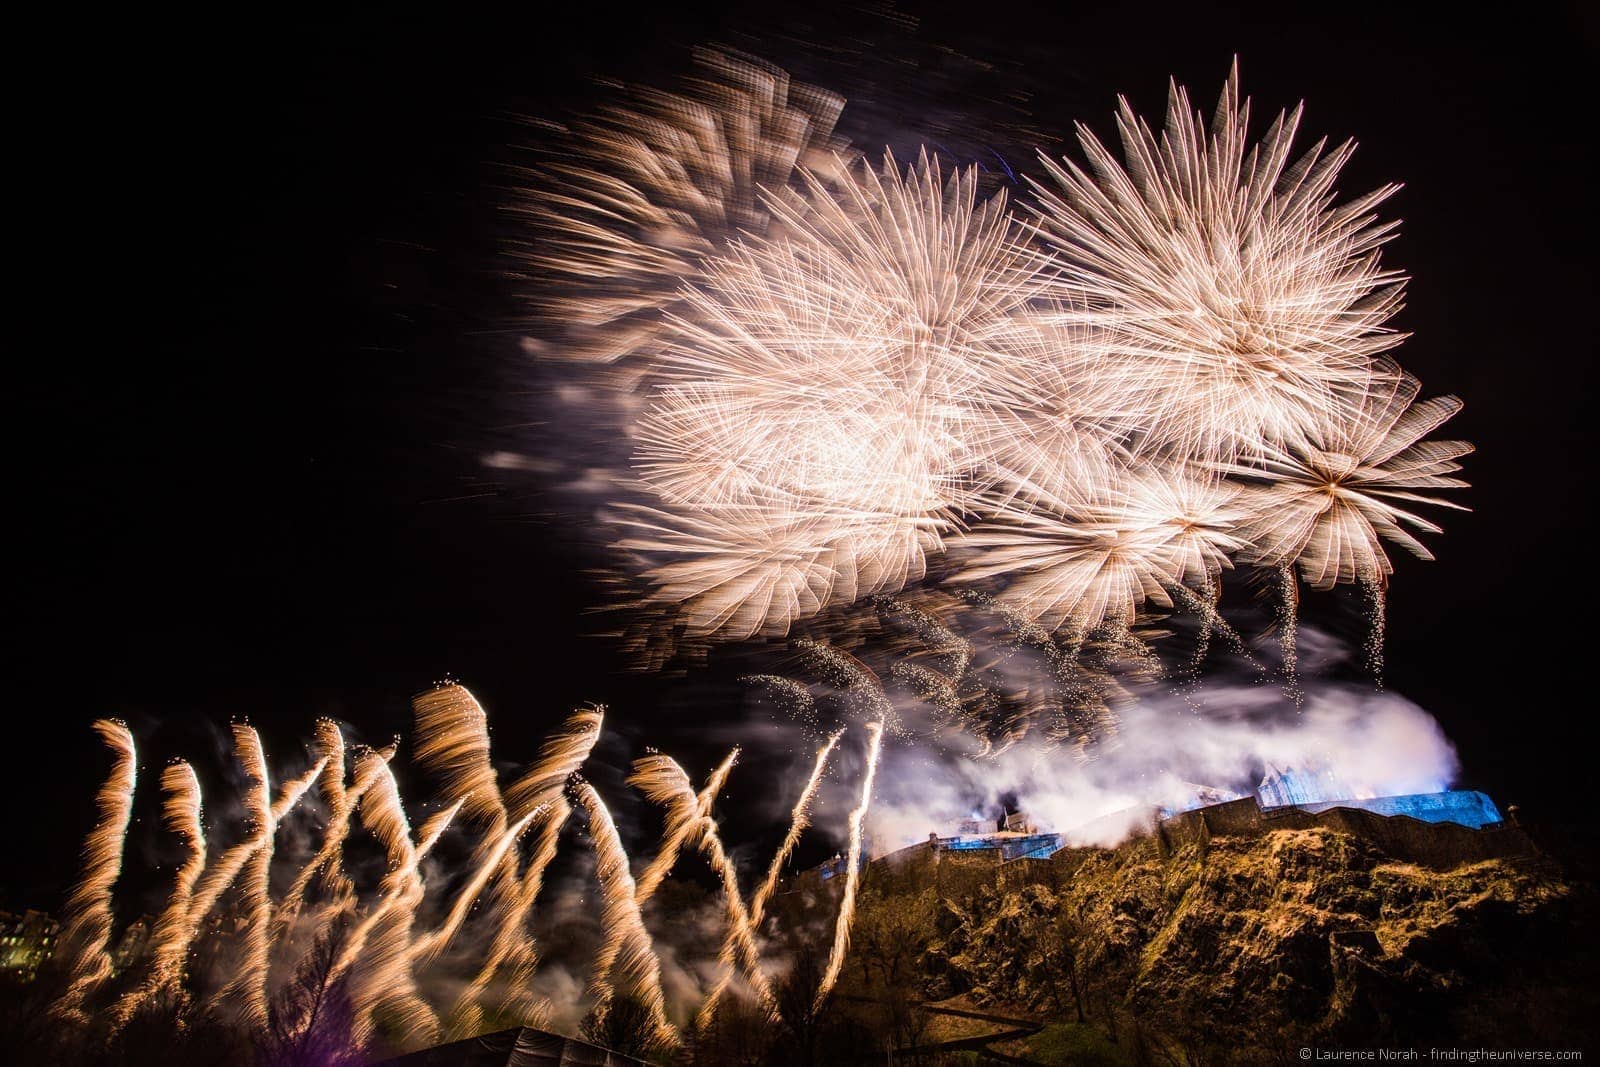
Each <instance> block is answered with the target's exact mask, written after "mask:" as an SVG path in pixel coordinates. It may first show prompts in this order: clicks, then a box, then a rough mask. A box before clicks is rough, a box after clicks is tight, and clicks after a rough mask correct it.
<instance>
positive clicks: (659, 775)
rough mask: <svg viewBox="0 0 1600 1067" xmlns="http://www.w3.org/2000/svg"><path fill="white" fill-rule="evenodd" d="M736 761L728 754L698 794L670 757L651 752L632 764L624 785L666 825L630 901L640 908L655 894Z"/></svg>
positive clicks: (706, 815)
mask: <svg viewBox="0 0 1600 1067" xmlns="http://www.w3.org/2000/svg"><path fill="white" fill-rule="evenodd" d="M738 759H739V750H738V749H737V748H736V749H734V750H733V751H731V752H729V753H728V755H727V757H726V758H724V759H723V761H722V762H721V763H720V764H718V765H717V768H716V769H715V770H713V771H712V772H711V775H710V777H708V778H707V779H706V784H705V788H704V789H702V790H701V791H700V792H699V793H698V794H697V793H695V791H694V787H693V786H692V785H690V784H689V776H688V775H686V774H685V773H684V772H683V768H682V767H680V766H678V761H677V760H675V759H673V758H672V757H671V756H664V755H661V754H660V753H654V754H652V755H649V756H645V757H644V758H642V759H638V760H635V761H634V763H633V774H632V775H631V776H630V777H629V778H628V784H629V785H631V786H633V787H635V788H636V789H638V790H639V791H640V792H642V793H643V794H644V795H645V796H646V797H647V798H648V799H649V800H651V801H653V802H654V803H657V804H660V805H661V806H662V807H664V808H666V809H667V810H666V817H667V825H666V829H665V831H664V832H663V833H662V835H661V847H660V848H659V849H658V850H657V851H656V855H655V858H653V859H652V860H651V861H650V865H649V866H647V867H646V868H645V869H644V873H642V874H641V875H639V881H638V887H637V891H636V893H635V897H634V899H636V900H637V901H638V902H639V904H640V905H643V904H644V902H645V901H647V900H649V899H650V898H651V897H652V896H654V895H655V891H656V889H657V887H659V886H660V885H661V880H662V879H663V878H665V877H666V876H667V875H668V874H670V873H671V872H672V868H673V867H675V866H677V863H678V853H679V850H681V849H682V848H683V846H684V843H685V842H687V841H689V840H690V838H691V837H693V836H694V835H696V834H698V833H699V831H700V830H701V827H702V824H703V822H704V820H706V819H707V818H709V817H710V813H711V805H712V804H714V803H716V799H717V795H718V794H719V793H721V792H722V787H723V785H724V784H725V783H726V782H727V780H728V774H729V773H730V772H731V771H732V770H733V765H734V763H735V762H737V760H738Z"/></svg>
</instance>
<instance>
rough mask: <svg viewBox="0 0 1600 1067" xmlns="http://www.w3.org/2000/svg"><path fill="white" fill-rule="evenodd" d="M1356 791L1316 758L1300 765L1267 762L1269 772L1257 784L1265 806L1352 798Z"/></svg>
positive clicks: (1259, 795) (1275, 806)
mask: <svg viewBox="0 0 1600 1067" xmlns="http://www.w3.org/2000/svg"><path fill="white" fill-rule="evenodd" d="M1355 793H1356V791H1355V790H1354V789H1352V788H1350V786H1349V785H1348V784H1347V783H1346V782H1345V781H1344V780H1343V779H1341V778H1340V777H1339V776H1338V775H1337V774H1335V773H1334V772H1333V771H1332V770H1331V769H1329V768H1327V767H1323V766H1321V765H1320V764H1318V763H1316V762H1315V761H1309V762H1306V763H1304V764H1302V765H1300V766H1298V767H1296V766H1293V765H1291V766H1288V767H1279V766H1278V765H1277V764H1275V763H1269V764H1267V773H1266V775H1265V776H1264V777H1263V778H1262V779H1261V784H1260V785H1259V786H1257V787H1256V797H1257V799H1258V800H1259V801H1260V802H1261V806H1262V807H1263V808H1282V807H1288V806H1289V805H1291V804H1322V803H1325V802H1327V801H1330V800H1349V799H1351V798H1352V797H1354V796H1355Z"/></svg>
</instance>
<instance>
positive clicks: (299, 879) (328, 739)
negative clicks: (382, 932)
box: [272, 719, 373, 938]
mask: <svg viewBox="0 0 1600 1067" xmlns="http://www.w3.org/2000/svg"><path fill="white" fill-rule="evenodd" d="M314 751H317V752H320V753H321V754H322V756H321V758H322V759H323V760H325V761H326V762H325V763H324V765H323V768H322V774H321V776H320V777H318V779H317V791H318V793H320V794H321V797H322V804H323V807H324V808H326V809H327V822H326V823H325V826H324V830H323V836H322V844H321V845H320V846H319V847H318V848H317V851H316V853H315V854H314V855H313V856H312V857H311V859H310V860H308V861H307V862H306V864H305V865H304V866H302V867H301V868H300V870H299V871H298V872H296V874H295V877H294V881H293V882H292V883H290V886H289V889H288V891H287V892H285V893H284V895H283V897H282V898H281V899H280V900H279V902H278V907H277V910H276V911H275V912H274V913H273V917H272V921H273V926H274V937H275V938H281V937H284V936H285V935H287V934H289V933H290V932H291V929H292V927H293V926H294V922H295V919H296V918H298V916H299V914H300V909H301V907H302V906H303V905H304V904H305V895H306V892H307V890H309V889H310V887H311V882H312V879H313V878H318V876H319V875H320V879H319V881H320V883H321V890H322V897H323V900H324V903H327V902H342V901H344V900H346V899H347V898H348V897H349V896H350V895H351V894H353V893H354V887H353V886H352V885H351V882H350V879H349V878H348V877H347V876H346V875H345V873H344V842H345V838H346V837H347V836H348V835H349V832H350V814H351V812H353V811H354V810H355V806H356V805H357V804H359V803H360V801H361V795H362V792H363V791H364V790H365V788H366V786H368V785H370V784H371V782H372V781H373V778H372V777H371V776H369V777H368V778H366V779H365V782H364V783H363V782H358V783H357V784H356V787H352V788H348V789H347V788H346V787H345V783H344V775H345V743H344V733H343V732H342V731H341V730H340V729H339V725H338V724H337V723H335V722H334V721H333V720H332V719H318V720H317V725H316V746H315V749H314Z"/></svg>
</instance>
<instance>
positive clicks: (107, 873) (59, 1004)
mask: <svg viewBox="0 0 1600 1067" xmlns="http://www.w3.org/2000/svg"><path fill="white" fill-rule="evenodd" d="M94 729H95V732H96V733H98V734H99V735H100V739H101V740H102V741H104V742H105V743H106V747H108V748H110V749H111V751H112V753H113V754H114V756H115V762H114V763H113V764H112V768H111V773H110V775H108V776H107V777H106V781H105V784H104V785H102V786H101V787H100V792H99V795H98V796H97V797H96V798H95V806H96V808H97V809H98V817H97V818H96V821H95V827H94V830H93V831H92V832H91V833H90V834H89V838H88V840H87V841H85V842H84V846H83V856H84V863H83V874H82V876H81V877H80V878H79V879H78V884H77V885H76V887H74V889H73V891H72V895H71V896H70V897H68V898H67V907H66V923H65V927H64V929H63V930H62V934H61V947H60V949H59V950H58V951H59V952H60V953H61V958H62V959H63V960H65V961H66V964H65V972H66V975H67V979H68V984H67V988H66V992H65V993H63V994H62V996H61V997H60V998H59V999H58V1000H57V1001H56V1002H55V1004H54V1006H53V1010H54V1013H55V1014H56V1015H58V1016H59V1017H61V1018H63V1019H66V1020H69V1021H71V1022H73V1023H75V1024H80V1025H81V1024H83V1023H84V1022H86V1021H87V1019H86V1017H85V1016H84V1014H83V1008H82V1005H83V1002H84V1000H85V998H87V997H88V996H89V994H90V993H92V992H93V991H94V990H96V989H98V988H99V987H100V985H101V984H102V983H104V982H105V980H106V979H107V978H109V977H110V976H111V958H110V956H109V955H108V954H107V952H106V945H107V942H108V941H109V940H110V937H111V919H112V915H111V891H112V888H113V887H114V886H115V885H116V883H117V875H118V874H119V873H120V872H121V870H122V846H123V840H124V838H125V837H126V835H127V831H128V819H129V818H130V816H131V815H132V812H133V788H134V781H135V777H136V774H137V754H136V752H135V750H134V745H133V734H131V733H130V732H129V731H128V727H127V725H126V724H125V723H121V722H117V721H115V720H112V719H101V720H100V721H99V722H97V723H95V724H94Z"/></svg>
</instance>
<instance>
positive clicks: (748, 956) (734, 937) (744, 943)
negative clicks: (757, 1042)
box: [698, 818, 776, 1027]
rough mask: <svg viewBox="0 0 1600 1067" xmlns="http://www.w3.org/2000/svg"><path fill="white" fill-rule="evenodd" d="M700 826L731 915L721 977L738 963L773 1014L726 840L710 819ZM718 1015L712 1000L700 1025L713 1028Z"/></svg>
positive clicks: (719, 961) (719, 962) (704, 847)
mask: <svg viewBox="0 0 1600 1067" xmlns="http://www.w3.org/2000/svg"><path fill="white" fill-rule="evenodd" d="M700 822H701V827H702V829H701V831H700V834H699V839H700V847H701V849H702V850H703V851H704V852H705V854H706V861H707V862H708V863H710V865H711V869H712V870H713V871H715V872H717V875H718V877H720V878H721V880H722V896H723V905H724V908H725V910H726V911H727V920H728V934H727V936H726V937H725V938H724V939H723V943H722V950H721V952H719V953H718V955H717V967H718V970H719V972H720V974H724V975H731V974H732V973H733V968H734V964H735V963H736V962H737V963H738V965H739V966H740V967H741V968H743V970H744V973H745V976H746V977H747V978H748V979H749V982H750V986H751V988H752V989H753V990H754V991H755V994H756V999H757V1000H758V1001H759V1002H760V1003H761V1005H762V1007H763V1008H765V1009H766V1010H767V1011H768V1012H769V1013H770V1012H772V1011H774V1010H775V1009H776V1005H775V1003H774V1001H773V999H772V988H771V986H770V985H769V983H768V982H767V976H766V975H765V974H764V973H762V970H761V950H760V948H759V947H758V946H757V945H756V938H755V926H754V924H753V923H752V922H751V920H750V913H749V911H748V910H747V909H746V908H745V903H744V898H743V897H742V896H741V895H740V893H739V874H738V871H737V869H735V867H734V865H733V860H732V858H731V857H729V855H728V853H727V850H726V849H724V848H723V847H722V840H721V838H719V837H718V836H717V827H716V824H715V823H714V822H712V821H711V819H710V818H705V819H702V820H700ZM721 984H723V982H722V980H721V979H720V978H719V981H718V985H719V986H720V985H721ZM714 1011H715V1007H714V1005H711V1003H710V1001H709V1000H708V1001H707V1007H705V1008H702V1010H701V1011H700V1013H699V1016H698V1023H699V1025H701V1026H702V1027H704V1026H705V1025H707V1024H709V1023H710V1021H711V1015H712V1013H713V1012H714Z"/></svg>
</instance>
